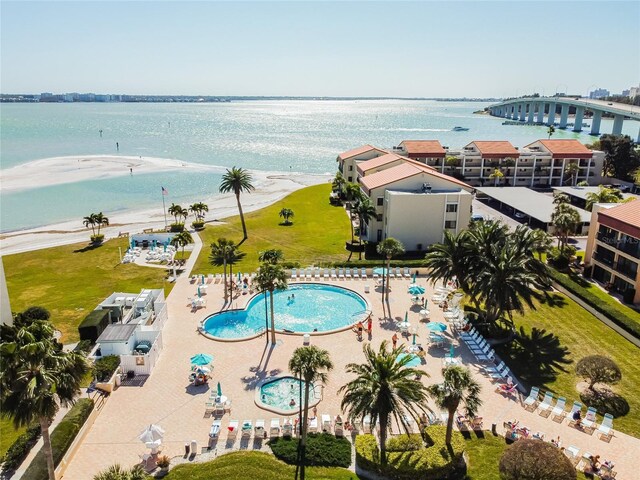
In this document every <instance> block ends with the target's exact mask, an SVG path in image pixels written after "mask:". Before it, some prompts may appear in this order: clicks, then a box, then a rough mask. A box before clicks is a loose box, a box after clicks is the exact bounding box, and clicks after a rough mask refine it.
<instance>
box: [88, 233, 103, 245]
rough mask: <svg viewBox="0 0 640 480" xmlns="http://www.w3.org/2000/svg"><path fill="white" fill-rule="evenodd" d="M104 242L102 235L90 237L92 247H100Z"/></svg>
mask: <svg viewBox="0 0 640 480" xmlns="http://www.w3.org/2000/svg"><path fill="white" fill-rule="evenodd" d="M103 241H104V235H103V234H102V233H101V234H100V235H91V243H93V244H94V245H100V244H101V243H102V242H103Z"/></svg>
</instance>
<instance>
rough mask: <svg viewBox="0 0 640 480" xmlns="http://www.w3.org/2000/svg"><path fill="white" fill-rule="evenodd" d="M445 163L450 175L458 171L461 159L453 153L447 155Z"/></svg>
mask: <svg viewBox="0 0 640 480" xmlns="http://www.w3.org/2000/svg"><path fill="white" fill-rule="evenodd" d="M444 163H445V165H446V166H447V168H448V170H449V175H451V174H452V173H454V172H455V171H456V167H457V166H458V165H460V159H459V158H458V157H454V156H453V155H447V156H446V157H445V159H444Z"/></svg>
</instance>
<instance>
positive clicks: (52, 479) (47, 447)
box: [40, 417, 56, 480]
mask: <svg viewBox="0 0 640 480" xmlns="http://www.w3.org/2000/svg"><path fill="white" fill-rule="evenodd" d="M40 432H41V433H42V443H43V445H42V450H43V451H44V457H45V459H46V460H47V472H48V473H49V480H56V467H55V465H54V463H53V451H52V450H51V437H50V436H49V421H48V420H47V419H46V418H44V417H40Z"/></svg>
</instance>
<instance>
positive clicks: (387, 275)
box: [385, 257, 391, 301]
mask: <svg viewBox="0 0 640 480" xmlns="http://www.w3.org/2000/svg"><path fill="white" fill-rule="evenodd" d="M390 268H391V257H387V274H386V277H387V284H386V285H385V287H386V291H385V297H386V299H387V301H388V300H389V273H391V272H390V271H389V269H390Z"/></svg>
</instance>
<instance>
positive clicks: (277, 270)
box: [255, 263, 287, 345]
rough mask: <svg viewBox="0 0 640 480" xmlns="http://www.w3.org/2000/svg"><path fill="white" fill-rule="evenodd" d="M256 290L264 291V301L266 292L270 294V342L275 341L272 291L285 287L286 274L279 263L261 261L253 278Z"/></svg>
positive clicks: (284, 288)
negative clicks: (256, 286)
mask: <svg viewBox="0 0 640 480" xmlns="http://www.w3.org/2000/svg"><path fill="white" fill-rule="evenodd" d="M255 282H256V284H257V285H258V290H260V291H261V292H262V293H264V297H265V302H266V300H267V292H269V294H270V307H271V343H273V344H274V345H275V343H276V323H275V317H274V315H273V292H274V291H276V290H286V289H287V274H286V272H285V271H284V268H282V266H281V265H273V264H270V263H263V264H262V265H261V266H260V268H259V269H258V273H257V275H256V279H255Z"/></svg>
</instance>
